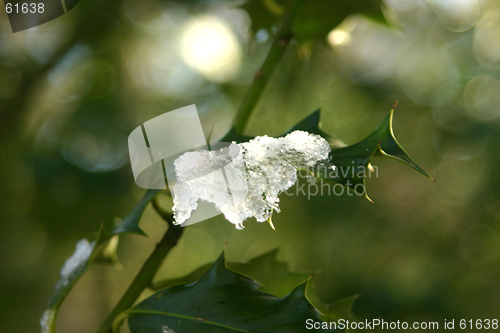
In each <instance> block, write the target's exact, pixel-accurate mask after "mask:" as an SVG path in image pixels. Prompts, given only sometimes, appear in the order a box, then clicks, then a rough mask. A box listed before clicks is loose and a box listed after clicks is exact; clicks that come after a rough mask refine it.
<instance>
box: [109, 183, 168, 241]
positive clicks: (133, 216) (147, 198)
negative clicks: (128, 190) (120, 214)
mask: <svg viewBox="0 0 500 333" xmlns="http://www.w3.org/2000/svg"><path fill="white" fill-rule="evenodd" d="M158 192H160V190H147V191H146V193H145V194H144V196H143V197H142V198H141V200H139V202H138V203H137V204H136V205H135V206H134V208H132V210H131V211H130V213H128V214H127V216H125V217H124V218H123V219H122V221H121V222H120V224H118V225H117V226H116V227H115V228H114V229H113V231H112V232H111V234H113V235H118V234H123V233H129V234H138V235H142V236H146V233H145V232H144V231H143V230H142V229H141V228H140V227H139V222H140V220H141V216H142V213H144V209H146V206H147V205H148V204H149V203H150V202H151V200H153V198H154V197H155V196H156V194H158Z"/></svg>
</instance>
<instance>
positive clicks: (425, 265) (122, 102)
mask: <svg viewBox="0 0 500 333" xmlns="http://www.w3.org/2000/svg"><path fill="white" fill-rule="evenodd" d="M257 2H260V0H257ZM267 2H269V1H267ZM346 3H349V1H348V0H335V1H330V2H329V6H330V7H331V11H327V10H320V11H318V12H317V13H315V15H316V16H314V17H313V19H311V20H310V21H309V23H310V24H309V26H308V27H313V28H314V27H315V26H316V25H318V26H321V22H331V23H332V24H333V26H331V27H330V26H329V25H327V27H328V29H329V31H327V32H326V34H324V35H323V36H322V37H321V38H320V37H316V36H312V37H311V38H308V39H307V40H300V38H297V40H296V41H293V42H292V44H291V45H290V46H289V48H288V49H287V51H286V53H285V55H284V57H283V59H282V60H281V62H280V63H279V65H278V67H277V69H276V71H275V73H274V74H273V76H272V78H271V80H270V82H269V84H268V86H267V87H266V89H265V91H264V93H263V95H262V96H261V98H260V100H259V102H258V104H257V106H256V109H255V111H254V113H253V114H252V117H251V119H250V122H249V125H248V127H247V131H246V134H248V135H253V136H255V135H264V134H267V135H271V136H276V135H280V134H281V133H283V132H285V131H286V130H287V129H288V128H290V127H291V126H293V125H294V124H295V123H297V122H298V121H299V120H301V119H302V118H304V117H306V116H307V115H309V114H310V113H311V112H313V111H314V110H316V109H317V108H321V122H322V126H323V129H324V130H325V131H327V132H328V133H330V134H332V135H335V136H337V137H339V138H340V139H342V140H344V141H345V142H346V143H348V144H353V143H355V142H357V141H359V140H361V139H363V138H364V137H365V136H367V135H368V134H370V133H371V132H372V131H373V130H374V129H375V128H376V127H377V126H378V124H379V123H380V122H381V121H382V119H383V118H384V117H385V116H386V115H387V113H388V112H389V110H390V108H391V106H392V105H393V104H394V102H395V101H396V100H399V106H398V108H397V110H396V113H395V117H394V131H395V135H396V137H397V138H398V140H399V142H400V143H401V145H402V146H403V147H404V148H405V149H406V151H407V152H408V153H409V154H410V155H411V156H412V157H413V158H414V160H415V161H416V162H417V163H418V164H419V165H420V166H421V167H422V168H423V169H424V170H426V171H427V172H429V174H430V175H431V176H432V177H433V178H435V179H436V180H437V181H438V182H437V183H434V182H432V181H430V180H429V179H427V178H425V177H424V176H422V175H421V174H419V173H417V172H414V171H413V170H411V169H410V168H408V167H406V166H404V165H403V164H401V163H398V162H397V161H395V160H391V159H388V158H376V159H374V160H373V164H374V165H376V166H377V167H378V169H379V177H378V178H374V177H372V178H371V179H368V180H367V188H368V193H369V195H370V197H371V198H372V199H373V201H374V204H372V203H370V202H369V201H367V200H365V199H363V198H361V197H357V196H347V195H344V196H340V197H338V196H334V195H330V196H328V195H323V196H316V197H311V198H310V200H308V198H307V197H304V196H300V195H299V196H286V195H283V196H282V197H281V203H280V206H281V209H282V212H281V213H279V214H275V215H274V217H273V222H274V225H275V226H276V231H273V230H272V229H271V228H270V227H269V225H268V224H267V223H257V222H255V221H254V220H249V221H247V222H246V223H245V226H246V228H245V229H244V230H235V228H234V226H233V225H232V224H230V223H229V222H227V221H225V220H224V219H223V218H222V217H221V216H219V217H216V218H213V219H210V220H208V221H205V222H203V223H198V224H195V225H193V226H189V227H187V229H186V230H185V234H184V236H183V239H182V241H181V242H180V244H179V245H178V246H177V247H176V248H175V249H174V250H173V251H172V252H171V253H170V255H169V256H168V258H167V260H166V262H165V263H164V265H163V266H162V269H161V270H160V272H159V274H158V275H157V279H160V278H176V277H182V276H184V275H186V274H188V273H190V272H191V271H193V270H195V269H197V268H198V267H200V266H202V265H204V264H207V263H210V262H213V261H214V260H215V259H216V258H217V256H218V255H219V254H220V253H221V250H222V248H223V246H224V243H225V242H226V241H227V242H228V243H227V244H228V245H227V251H226V253H227V258H228V260H229V261H232V262H236V263H245V262H247V261H249V260H251V259H252V258H255V257H257V256H259V255H262V254H265V253H267V252H269V251H271V250H273V249H278V250H277V251H278V252H277V259H278V261H280V262H282V263H283V262H284V263H288V269H289V270H290V271H292V272H305V273H307V274H309V273H312V272H316V274H315V276H314V278H313V281H312V285H311V287H312V288H310V290H309V293H310V294H311V293H313V292H314V295H310V297H311V300H313V302H316V303H315V305H316V306H318V307H319V308H320V309H321V304H322V303H323V302H324V303H330V302H334V301H336V300H339V299H341V298H344V297H347V296H352V295H357V294H360V297H359V298H358V299H357V301H356V302H355V304H354V313H355V314H356V315H357V317H358V318H361V319H364V318H369V319H371V318H376V317H378V318H384V319H385V320H400V321H431V320H439V321H442V320H443V319H445V318H446V319H448V320H451V319H455V320H456V321H458V320H460V319H467V320H469V319H474V320H475V319H486V318H488V319H494V318H497V319H500V318H498V317H499V315H500V283H498V281H499V279H500V258H499V256H498V252H499V249H500V241H499V238H498V235H499V232H500V190H499V185H500V177H499V176H498V174H497V173H496V172H497V171H498V170H497V168H498V166H499V162H500V161H499V160H500V148H499V147H500V133H499V129H500V117H499V116H500V75H499V72H498V70H500V3H499V2H498V1H495V0H427V1H424V0H386V1H385V2H384V3H377V2H376V1H375V3H376V5H377V7H378V6H379V5H383V11H382V12H383V14H384V17H385V19H384V18H382V19H381V18H380V17H376V16H371V15H357V14H353V15H348V16H347V17H346V15H343V14H342V13H339V11H340V9H342V8H344V7H345V4H346ZM356 3H357V4H359V9H360V10H359V11H360V12H362V11H364V9H366V6H367V5H368V4H367V3H370V4H371V5H372V4H373V1H368V0H366V1H357V2H356ZM242 5H243V7H242ZM336 8H339V11H337V10H336ZM342 10H343V9H342ZM355 11H357V10H355ZM348 14H349V13H348ZM339 15H340V17H341V19H339V22H340V24H339V25H338V26H337V23H339V22H336V21H335V20H337V19H338V18H337V17H338V16H339ZM267 17H272V14H271V13H269V11H268V10H267V9H266V7H265V6H263V5H259V4H258V3H257V4H255V1H251V2H250V3H247V4H245V1H229V0H221V1H216V0H213V1H209V0H205V1H185V2H184V1H167V0H142V1H139V0H120V1H102V0H82V1H80V3H79V4H78V5H77V7H75V9H73V10H72V11H71V12H69V13H68V14H66V15H64V16H62V17H60V18H58V19H55V20H53V21H51V22H49V23H46V24H43V25H41V26H38V27H36V28H33V29H29V30H26V31H23V32H19V33H15V34H13V33H12V32H11V28H10V26H9V22H8V18H7V15H6V13H5V11H4V10H2V11H1V13H0V140H1V141H0V161H1V163H0V221H1V223H0V254H1V266H0V294H1V295H2V302H1V303H0V332H36V331H39V318H40V316H41V314H42V313H43V311H44V310H45V308H46V305H47V301H48V300H49V298H50V295H51V293H52V291H53V285H54V284H55V282H56V281H57V280H58V277H59V269H60V267H61V266H62V265H63V263H64V261H65V259H66V258H68V257H69V256H70V255H71V254H72V253H73V251H74V248H75V244H76V242H77V241H78V240H79V239H82V238H84V237H87V238H89V239H91V238H92V237H95V236H96V232H97V231H98V229H99V225H100V224H101V223H104V224H105V225H106V226H108V228H110V227H112V225H113V223H116V221H118V219H117V218H118V217H123V216H124V215H126V213H127V212H128V211H130V209H131V208H132V207H133V205H134V204H135V203H136V202H137V201H138V199H139V198H140V197H141V196H142V195H143V193H144V191H145V190H143V189H140V188H138V187H137V186H136V185H135V183H134V179H133V176H132V172H131V168H130V164H129V157H128V148H127V136H128V134H129V133H130V132H131V130H133V129H134V128H136V127H137V126H138V125H139V124H141V123H143V122H144V121H146V120H149V119H151V118H153V117H155V116H157V115H160V114H162V113H164V112H167V111H170V110H173V109H176V108H179V107H182V106H186V105H190V104H196V106H197V108H198V111H199V112H200V116H201V119H202V123H203V127H204V129H205V131H206V133H208V132H209V131H210V129H211V128H212V127H213V135H212V138H213V139H215V140H216V139H220V138H221V137H222V136H223V135H224V134H225V133H226V132H227V130H228V129H229V126H230V123H231V120H232V118H233V116H234V114H235V112H236V109H237V107H238V105H239V102H240V100H241V98H242V96H243V94H244V92H245V89H246V88H247V87H248V85H249V84H250V83H251V81H252V78H253V75H254V74H255V72H256V70H257V69H258V68H259V66H260V64H261V63H262V61H263V59H264V57H265V55H266V52H267V51H268V49H269V47H270V45H271V43H272V34H273V32H274V31H275V27H276V25H275V24H274V23H273V22H272V24H271V26H270V27H267V28H266V27H265V25H264V24H262V22H260V21H259V20H261V19H264V18H267ZM345 17H346V18H345ZM344 18H345V20H344ZM384 20H385V21H384ZM271 21H272V20H271ZM334 21H335V22H334ZM316 23H317V24H316ZM273 24H274V25H273ZM335 26H336V27H335ZM162 203H163V204H164V205H165V207H167V205H168V204H169V203H168V200H167V199H165V198H164V197H162ZM141 227H143V229H144V230H145V231H146V232H147V233H148V235H150V238H146V237H139V236H132V235H130V236H128V235H125V236H122V237H121V238H120V243H119V249H118V250H119V251H118V254H119V257H120V261H121V263H122V265H121V266H120V267H117V268H112V267H96V268H93V269H92V270H91V271H89V272H87V274H86V275H84V277H83V278H82V279H81V280H80V281H79V283H78V284H77V285H76V287H75V288H74V289H73V290H72V291H71V293H70V295H69V296H68V298H67V299H66V301H65V303H64V304H63V306H62V308H61V311H60V314H59V319H58V329H59V332H73V333H78V332H92V331H95V330H96V329H97V327H98V325H99V324H100V322H101V321H102V320H103V318H104V317H105V316H106V314H107V313H108V311H109V310H110V309H111V307H112V306H113V305H114V303H115V302H116V301H117V299H118V298H119V297H120V296H121V295H122V293H123V291H124V289H125V288H126V286H127V285H128V284H129V283H130V281H131V280H132V278H133V277H134V275H135V274H136V272H137V271H138V269H139V268H140V266H141V264H142V262H143V261H144V260H145V258H146V257H147V256H148V254H149V253H150V252H151V250H152V249H153V247H154V243H155V240H158V239H159V238H160V237H161V235H162V233H163V232H164V230H165V229H166V226H165V225H164V223H163V222H162V220H161V219H160V218H159V217H158V216H157V215H156V214H155V213H154V212H153V211H152V209H151V208H147V209H146V211H145V214H144V217H143V220H142V222H141ZM249 274H250V275H252V273H251V270H250V272H249ZM256 275H258V274H257V273H256ZM261 275H262V274H261ZM264 275H265V274H264ZM306 276H307V275H306ZM263 279H264V280H266V279H267V281H260V282H263V283H266V284H267V285H268V286H269V288H268V289H267V291H268V292H271V293H274V294H276V295H279V296H283V295H284V294H286V293H287V292H288V291H290V290H291V289H292V288H293V285H292V284H290V283H285V282H283V283H276V281H273V278H272V276H271V277H269V276H268V277H267V278H266V277H265V276H264V277H263ZM273 283H274V287H272V285H273ZM273 288H274V289H273ZM147 294H148V293H145V295H147ZM320 303H321V304H320ZM123 331H124V332H125V331H126V328H125V327H124V328H123Z"/></svg>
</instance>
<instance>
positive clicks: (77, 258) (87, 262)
mask: <svg viewBox="0 0 500 333" xmlns="http://www.w3.org/2000/svg"><path fill="white" fill-rule="evenodd" d="M158 192H159V190H148V191H147V192H146V194H145V195H144V196H143V197H142V198H141V200H140V201H139V202H138V203H137V205H135V207H134V208H133V209H132V211H131V212H130V213H129V214H128V215H127V216H125V218H123V220H122V222H121V223H120V224H119V225H117V226H116V227H115V228H114V229H113V231H112V232H110V233H109V232H107V231H106V230H105V229H104V226H103V225H101V228H100V230H99V234H98V235H97V238H96V240H95V241H93V242H92V243H89V242H88V241H87V240H86V239H82V240H80V241H79V242H78V244H77V247H76V250H75V253H74V254H73V256H71V257H70V258H69V259H68V260H67V261H66V262H65V264H64V266H63V268H62V269H61V278H60V279H59V281H58V282H57V283H56V286H55V288H54V293H53V294H52V297H51V299H50V301H49V308H48V309H47V310H46V311H45V312H44V314H43V316H42V318H41V320H40V323H41V326H42V332H55V322H56V318H57V314H58V312H59V308H60V307H61V304H62V303H63V301H64V299H65V298H66V296H67V295H68V293H69V292H70V290H71V289H72V288H73V286H74V285H75V283H76V282H77V281H78V280H79V279H80V277H81V276H82V275H83V274H84V273H85V272H86V271H87V270H88V268H89V267H90V266H92V265H94V264H103V263H104V264H112V265H119V261H118V256H117V253H116V251H117V247H118V240H119V235H120V234H122V233H135V234H139V235H146V234H145V233H144V231H142V229H141V228H140V227H139V221H140V219H141V216H142V213H143V212H144V209H145V208H146V206H147V205H148V204H149V202H150V201H151V200H153V198H154V197H155V195H156V194H157V193H158Z"/></svg>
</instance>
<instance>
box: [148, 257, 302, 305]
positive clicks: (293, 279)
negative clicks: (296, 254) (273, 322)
mask: <svg viewBox="0 0 500 333" xmlns="http://www.w3.org/2000/svg"><path fill="white" fill-rule="evenodd" d="M278 251H279V248H276V249H274V250H271V251H269V252H266V253H264V254H262V255H260V256H258V257H255V258H253V259H252V260H250V261H249V262H247V263H233V262H227V263H226V264H227V266H228V267H229V268H230V269H231V270H233V271H235V272H238V273H241V274H244V275H246V276H249V277H251V278H252V279H255V280H257V281H259V282H261V283H262V285H261V286H260V287H259V290H261V291H264V292H267V293H270V294H273V295H276V296H279V297H282V296H285V295H286V294H288V293H289V292H290V290H292V289H293V288H294V287H295V286H297V285H298V284H300V283H301V282H302V281H305V280H306V279H307V278H308V277H309V276H310V275H311V273H312V272H301V273H297V272H290V270H289V268H288V264H287V263H285V262H281V261H278V260H277V259H276V256H277V254H278ZM210 266H211V264H208V265H203V266H201V267H199V268H197V269H195V270H194V271H193V272H191V273H189V274H188V275H186V276H184V277H182V278H177V279H167V280H162V281H158V282H155V283H152V284H151V289H153V290H161V289H164V288H168V287H172V286H176V285H180V284H190V283H193V282H195V281H196V280H198V279H199V278H200V277H201V276H202V275H203V274H204V273H205V272H206V271H207V270H208V269H209V268H210Z"/></svg>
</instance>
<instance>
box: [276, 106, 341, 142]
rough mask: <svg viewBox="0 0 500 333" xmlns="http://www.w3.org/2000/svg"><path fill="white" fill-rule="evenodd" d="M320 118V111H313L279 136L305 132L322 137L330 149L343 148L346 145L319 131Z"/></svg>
mask: <svg viewBox="0 0 500 333" xmlns="http://www.w3.org/2000/svg"><path fill="white" fill-rule="evenodd" d="M320 116H321V111H320V109H318V110H316V111H314V112H313V113H311V114H310V115H309V116H307V117H305V118H304V119H302V120H301V121H300V122H299V123H297V124H296V125H295V126H293V127H292V128H290V129H289V130H288V131H286V132H285V133H284V134H282V135H280V136H285V135H287V134H290V133H292V132H293V131H306V132H309V133H311V134H317V135H320V136H322V137H323V138H324V139H325V140H326V141H328V143H329V144H330V147H332V148H333V147H338V148H340V147H345V146H346V144H345V143H343V142H342V141H341V140H339V139H337V138H336V137H334V136H332V135H329V134H328V133H326V132H325V131H323V130H322V129H321V122H320Z"/></svg>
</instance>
